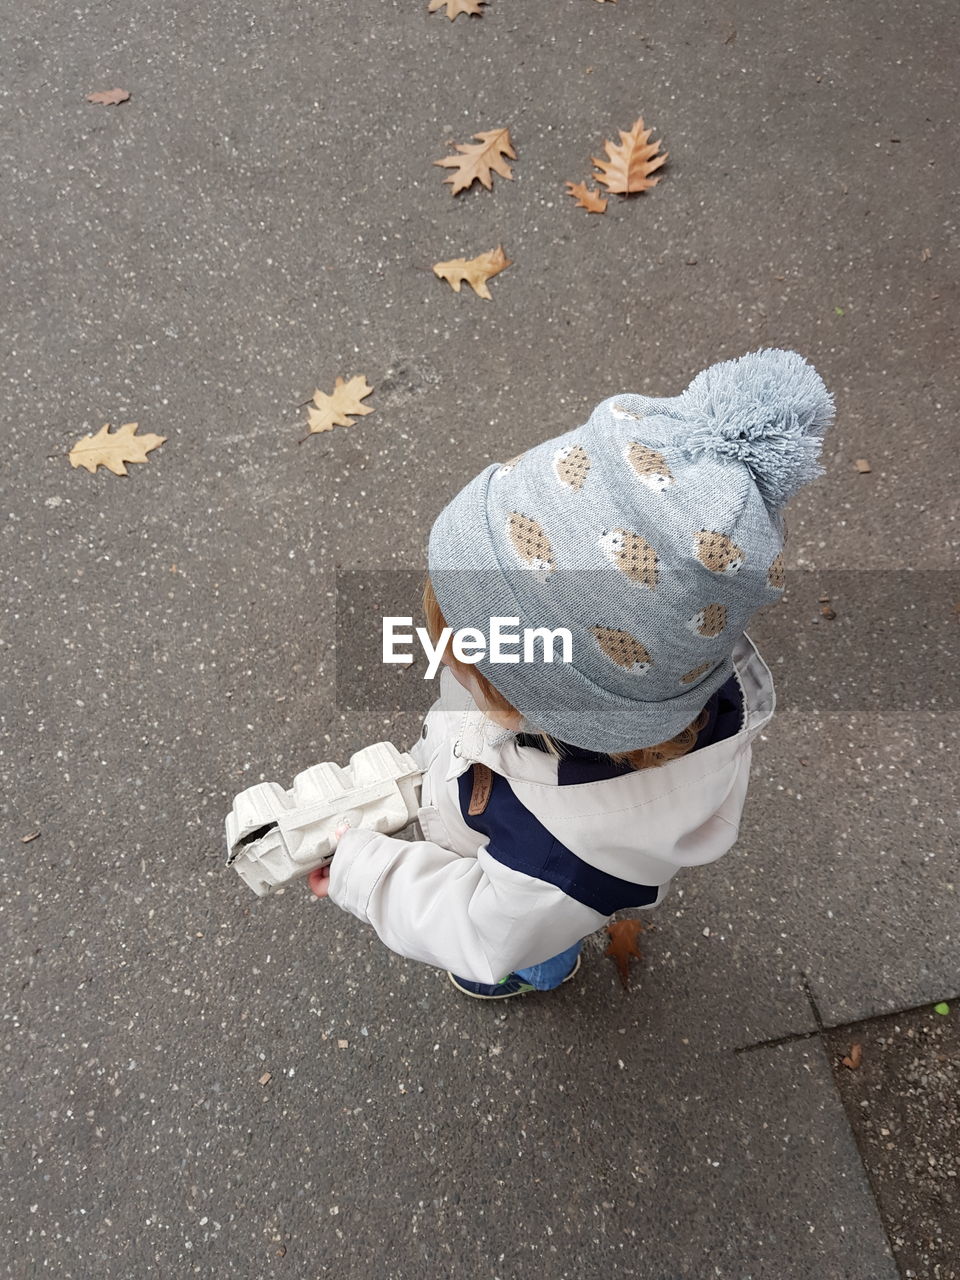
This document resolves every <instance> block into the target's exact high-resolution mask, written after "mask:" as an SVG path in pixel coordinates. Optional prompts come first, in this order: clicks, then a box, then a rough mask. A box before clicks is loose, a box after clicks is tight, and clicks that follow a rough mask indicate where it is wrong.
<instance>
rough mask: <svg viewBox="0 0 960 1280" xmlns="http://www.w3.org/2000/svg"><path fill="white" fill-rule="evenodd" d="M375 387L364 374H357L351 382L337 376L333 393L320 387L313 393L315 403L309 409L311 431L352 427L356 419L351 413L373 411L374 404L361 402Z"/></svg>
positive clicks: (358, 413)
mask: <svg viewBox="0 0 960 1280" xmlns="http://www.w3.org/2000/svg"><path fill="white" fill-rule="evenodd" d="M372 391H373V387H368V386H367V380H366V378H365V377H364V376H363V374H362V373H361V374H357V376H356V377H355V378H351V379H350V381H349V382H344V380H343V378H337V380H336V382H335V383H334V386H333V395H332V396H328V395H327V394H326V392H324V391H320V390H319V389H318V390H317V391H315V392H314V393H313V404H312V405H311V406H310V408H309V409H308V410H307V417H308V419H309V422H310V430H311V431H331V430H332V429H333V428H334V427H352V426H353V425H354V420H353V418H351V417H350V416H349V415H350V414H356V415H358V416H359V415H362V414H365V413H373V406H372V405H369V404H361V403H360V401H361V400H363V399H364V398H365V397H366V396H368V395H370V393H371V392H372Z"/></svg>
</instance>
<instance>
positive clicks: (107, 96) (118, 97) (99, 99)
mask: <svg viewBox="0 0 960 1280" xmlns="http://www.w3.org/2000/svg"><path fill="white" fill-rule="evenodd" d="M129 97H130V94H129V93H128V92H127V90H126V89H104V90H102V91H101V92H100V93H88V94H87V101H88V102H95V103H97V105H98V106H101V107H118V106H119V105H120V103H121V102H126V101H127V99H128V98H129Z"/></svg>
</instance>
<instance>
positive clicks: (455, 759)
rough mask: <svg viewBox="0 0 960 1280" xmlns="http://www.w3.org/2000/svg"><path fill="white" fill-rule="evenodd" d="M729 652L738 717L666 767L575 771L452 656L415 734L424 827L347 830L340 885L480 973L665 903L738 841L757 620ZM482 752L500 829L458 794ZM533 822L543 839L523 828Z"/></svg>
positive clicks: (759, 721) (444, 958)
mask: <svg viewBox="0 0 960 1280" xmlns="http://www.w3.org/2000/svg"><path fill="white" fill-rule="evenodd" d="M733 664H734V673H735V675H736V677H737V681H738V683H739V687H740V692H741V694H742V698H743V719H742V722H741V727H740V731H739V732H737V733H735V734H734V735H733V736H732V737H727V738H725V739H723V740H721V741H718V742H713V743H712V744H711V745H709V746H704V747H701V748H700V749H698V750H696V751H692V752H690V753H688V754H687V755H685V756H680V757H678V758H677V759H674V760H671V761H670V762H669V763H667V764H665V765H661V766H659V767H657V768H653V769H643V770H633V771H630V772H628V773H624V774H621V775H620V776H616V777H608V778H604V779H603V780H601V781H594V782H583V783H577V784H575V785H564V786H560V785H558V766H557V760H556V757H554V756H552V755H549V754H547V753H545V752H543V751H540V750H538V749H537V748H536V747H530V746H520V745H518V743H517V740H516V738H517V735H516V734H514V733H513V732H511V731H509V730H506V729H502V728H500V726H499V725H497V724H495V723H494V722H493V721H491V720H490V719H489V718H488V717H487V716H486V715H484V714H483V712H481V711H479V710H478V709H477V707H476V705H475V704H474V702H473V700H472V698H471V697H470V694H469V693H468V692H467V691H466V690H465V689H463V688H462V686H461V685H460V684H459V683H458V682H457V681H456V680H455V679H454V678H453V676H452V675H451V674H450V672H449V671H447V670H446V669H444V671H443V673H442V676H441V681H440V697H439V698H438V700H437V701H436V702H435V703H434V705H433V706H432V707H431V709H430V711H429V712H428V714H427V717H426V719H425V720H424V724H423V732H422V736H421V738H420V740H419V742H418V743H417V744H416V746H415V747H413V748H411V751H412V754H413V755H414V757H415V758H416V760H417V763H418V764H419V765H420V767H421V768H422V769H423V770H424V776H423V790H422V793H421V808H420V811H419V815H418V824H419V827H420V832H418V834H421V833H422V835H423V837H424V838H423V839H422V840H420V839H417V840H399V839H396V838H395V837H392V836H382V835H378V834H377V833H375V832H369V831H359V830H351V831H347V832H346V833H345V834H344V835H343V837H342V838H341V840H340V843H339V845H338V846H337V851H336V854H335V856H334V858H333V861H332V863H331V869H330V898H331V899H332V900H333V901H334V902H335V903H336V904H337V905H338V906H340V907H342V908H343V909H344V910H345V911H349V912H351V913H352V914H353V915H355V916H356V917H357V918H358V919H360V920H363V921H365V922H366V923H367V924H370V925H372V926H373V928H374V929H375V930H376V932H377V934H378V935H379V936H380V938H381V939H382V940H383V941H384V942H385V943H386V944H387V946H388V947H390V948H391V949H392V950H393V951H397V952H399V954H400V955H403V956H409V957H410V958H411V959H413V960H422V961H424V962H425V963H426V964H432V965H437V966H438V967H440V968H442V969H450V970H451V971H452V972H453V973H455V974H457V975H458V976H460V977H462V978H467V979H470V980H472V981H474V982H484V983H495V982H499V980H500V979H501V978H503V977H505V976H506V975H507V974H509V973H512V972H513V971H514V970H516V969H521V968H526V967H528V966H530V965H533V964H539V963H541V962H543V961H544V960H548V959H549V958H550V957H551V956H554V955H556V954H558V953H559V952H561V951H564V950H565V949H566V948H567V947H570V946H572V945H573V944H574V943H575V942H577V941H579V939H581V938H583V937H585V936H586V935H587V934H590V933H593V932H594V931H595V930H596V929H599V928H600V927H601V926H602V925H604V924H605V923H606V921H607V920H609V919H610V917H611V916H612V915H613V914H614V912H615V911H617V910H621V909H623V908H627V907H636V906H649V907H654V906H658V905H659V904H660V902H661V901H662V900H663V898H664V896H665V893H666V887H667V884H668V883H669V881H670V880H671V879H672V878H673V876H674V875H675V874H676V872H677V871H678V870H679V869H680V868H681V867H688V866H696V865H698V864H702V863H706V862H714V861H715V860H716V859H717V858H719V857H721V856H722V855H723V854H724V853H726V852H727V851H728V850H729V849H730V848H731V847H732V846H733V844H734V843H735V842H736V838H737V832H738V828H739V824H740V815H741V812H742V809H743V803H744V799H745V797H746V792H747V783H748V780H749V773H750V757H751V744H752V742H753V739H754V738H755V737H756V736H757V734H758V733H759V732H760V730H761V729H762V728H763V727H764V725H766V724H767V723H768V721H769V720H770V717H771V716H772V715H773V710H774V705H775V697H774V689H773V680H772V678H771V675H770V671H769V669H768V668H767V666H766V663H765V662H764V661H763V659H762V658H761V657H760V654H759V653H758V652H757V650H756V648H755V647H754V645H753V642H752V641H751V640H750V638H749V637H748V636H743V637H742V638H741V640H740V641H739V643H738V645H737V647H736V648H735V650H734V653H733ZM475 762H479V763H480V764H485V765H487V766H488V767H489V769H490V770H491V771H492V773H493V775H496V777H494V778H493V783H494V785H495V787H496V788H497V791H496V794H497V795H498V796H499V798H500V803H499V807H498V808H497V821H498V822H499V824H500V826H499V828H498V829H495V830H494V831H493V833H492V834H484V833H483V832H482V831H479V830H477V829H476V828H475V827H474V826H471V825H468V823H467V821H466V819H465V817H464V814H463V812H462V809H461V787H462V786H463V785H464V783H466V782H467V781H468V779H464V780H463V782H461V775H463V774H465V773H466V771H467V770H469V769H470V768H471V766H472V765H473V764H474V763H475ZM474 776H475V775H471V777H474ZM500 779H502V780H503V781H500ZM473 821H474V822H480V823H482V821H483V818H482V817H481V818H474V819H473ZM530 824H532V826H531V825H530ZM528 829H529V830H536V832H538V833H539V834H540V835H541V836H542V835H544V834H546V837H547V839H546V843H544V841H543V840H542V839H541V840H539V842H531V841H530V840H527V839H526V838H525V835H524V833H525V831H527V830H528ZM544 829H545V831H544ZM534 848H535V849H536V852H535V853H534V854H532V853H531V850H533V849H534Z"/></svg>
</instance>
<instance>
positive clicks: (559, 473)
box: [553, 444, 590, 493]
mask: <svg viewBox="0 0 960 1280" xmlns="http://www.w3.org/2000/svg"><path fill="white" fill-rule="evenodd" d="M553 470H554V474H555V475H556V477H557V479H558V480H559V481H560V483H561V484H565V485H566V486H567V487H568V488H570V489H573V491H574V492H575V493H579V491H580V490H581V489H582V488H583V486H584V485H585V484H586V482H587V475H588V473H589V471H590V457H589V454H588V453H587V451H586V449H584V447H583V445H582V444H565V445H563V446H562V447H561V448H559V449H558V450H557V452H556V453H555V454H554V455H553Z"/></svg>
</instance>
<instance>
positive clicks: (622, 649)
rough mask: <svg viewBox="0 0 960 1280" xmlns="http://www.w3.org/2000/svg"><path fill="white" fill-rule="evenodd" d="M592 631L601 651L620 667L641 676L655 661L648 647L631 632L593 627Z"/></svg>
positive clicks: (613, 628)
mask: <svg viewBox="0 0 960 1280" xmlns="http://www.w3.org/2000/svg"><path fill="white" fill-rule="evenodd" d="M590 630H591V631H592V632H593V636H594V639H595V640H596V642H597V644H598V646H599V647H600V650H601V651H602V652H603V653H604V654H605V655H606V657H608V658H609V659H610V661H611V662H615V663H616V664H617V666H618V667H623V668H624V670H626V671H632V672H637V673H640V674H642V673H643V672H644V671H648V670H649V669H650V667H651V665H652V663H653V659H652V658H651V657H650V654H649V652H648V651H647V648H646V646H645V645H644V644H642V643H641V641H639V640H638V639H637V637H636V636H632V635H631V634H630V632H629V631H618V630H617V628H616V627H591V628H590Z"/></svg>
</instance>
